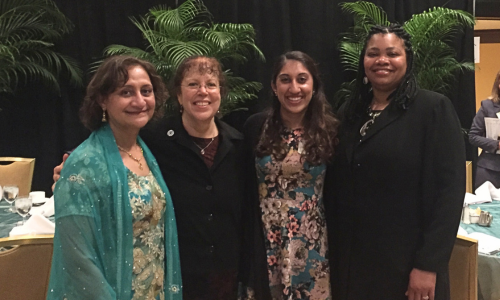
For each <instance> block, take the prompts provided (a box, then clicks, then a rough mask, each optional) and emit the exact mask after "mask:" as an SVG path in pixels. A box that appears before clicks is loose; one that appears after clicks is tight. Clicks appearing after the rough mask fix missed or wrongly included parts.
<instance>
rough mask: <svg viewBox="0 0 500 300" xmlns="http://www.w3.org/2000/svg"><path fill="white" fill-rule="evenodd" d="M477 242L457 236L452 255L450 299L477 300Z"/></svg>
mask: <svg viewBox="0 0 500 300" xmlns="http://www.w3.org/2000/svg"><path fill="white" fill-rule="evenodd" d="M477 249H478V248H477V241H476V240H474V239H471V238H468V237H464V236H461V235H458V236H457V239H456V240H455V246H453V252H452V253H451V258H450V264H449V272H450V293H451V294H450V296H451V297H450V299H453V300H477Z"/></svg>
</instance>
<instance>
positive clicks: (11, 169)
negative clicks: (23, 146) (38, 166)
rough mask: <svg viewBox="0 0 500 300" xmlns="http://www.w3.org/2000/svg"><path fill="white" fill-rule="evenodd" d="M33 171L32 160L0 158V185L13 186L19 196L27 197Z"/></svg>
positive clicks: (33, 162)
mask: <svg viewBox="0 0 500 300" xmlns="http://www.w3.org/2000/svg"><path fill="white" fill-rule="evenodd" d="M34 169H35V159H34V158H22V157H0V185H1V186H4V185H8V184H15V185H17V186H18V187H19V195H20V196H28V194H29V192H30V191H31V180H32V179H33V170H34Z"/></svg>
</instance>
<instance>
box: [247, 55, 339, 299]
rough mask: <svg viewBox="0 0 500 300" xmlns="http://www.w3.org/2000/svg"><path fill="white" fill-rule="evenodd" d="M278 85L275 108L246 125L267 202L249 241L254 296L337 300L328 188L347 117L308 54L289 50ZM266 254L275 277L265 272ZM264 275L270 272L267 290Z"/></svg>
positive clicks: (278, 67)
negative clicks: (336, 108)
mask: <svg viewBox="0 0 500 300" xmlns="http://www.w3.org/2000/svg"><path fill="white" fill-rule="evenodd" d="M271 84H272V89H273V91H274V96H273V106H272V108H271V109H270V110H269V111H268V112H264V113H260V114H257V115H254V116H252V117H250V118H249V120H248V121H247V123H246V125H245V138H246V139H247V142H248V148H249V149H251V150H252V151H251V152H252V157H253V159H251V160H252V162H253V163H252V165H253V167H252V168H253V170H255V171H256V172H255V173H253V174H254V176H255V177H254V179H253V180H254V181H255V179H256V180H257V185H258V188H257V187H255V186H254V188H255V190H258V196H257V195H255V197H254V198H256V199H258V202H259V203H258V204H255V201H254V203H253V206H254V208H255V207H259V208H260V210H255V214H256V215H257V216H256V218H258V219H260V222H256V223H257V224H254V226H255V225H257V226H258V227H260V233H259V234H256V235H257V236H259V235H260V239H259V238H258V237H257V238H256V239H255V240H253V241H251V242H249V243H251V244H253V245H254V250H253V251H252V256H253V257H255V258H256V260H255V263H252V264H249V265H248V268H249V269H251V271H250V272H251V275H250V277H249V279H248V284H247V285H248V287H249V288H248V294H249V295H248V297H247V298H250V299H252V297H253V298H254V299H318V300H319V299H322V300H323V299H331V291H330V269H329V264H328V259H327V255H328V245H327V244H328V241H327V228H326V222H325V209H324V205H323V195H322V194H323V181H324V177H325V169H326V163H327V162H328V161H329V160H330V158H331V157H332V155H333V152H334V146H335V143H336V135H337V127H338V124H339V121H338V120H337V119H336V118H335V116H334V115H333V113H332V112H331V108H330V105H329V104H328V102H327V100H326V97H325V95H324V92H323V85H322V83H321V81H320V79H319V72H318V69H317V67H316V64H315V63H314V61H313V60H312V59H311V58H310V57H309V56H308V55H307V54H305V53H302V52H299V51H293V52H288V53H285V54H284V55H282V56H281V57H280V59H279V60H278V62H277V63H276V64H275V67H274V72H273V77H272V83H271ZM249 155H250V154H249ZM250 205H252V203H250ZM251 210H252V208H251V207H250V209H249V211H251ZM254 217H255V216H254ZM254 219H255V218H254ZM259 240H260V243H259ZM262 242H263V244H264V245H263V246H262V247H259V244H260V245H262ZM264 249H265V250H264ZM259 250H262V251H264V252H265V254H266V259H263V258H262V256H260V255H259ZM259 257H261V258H260V259H259ZM259 260H260V261H259ZM264 260H265V261H266V262H267V274H268V276H265V275H264V276H262V273H261V272H259V266H262V264H261V263H260V262H261V261H264ZM259 277H267V278H268V283H267V285H268V287H267V288H266V286H265V285H266V283H265V281H262V280H261V279H259ZM269 292H270V295H269Z"/></svg>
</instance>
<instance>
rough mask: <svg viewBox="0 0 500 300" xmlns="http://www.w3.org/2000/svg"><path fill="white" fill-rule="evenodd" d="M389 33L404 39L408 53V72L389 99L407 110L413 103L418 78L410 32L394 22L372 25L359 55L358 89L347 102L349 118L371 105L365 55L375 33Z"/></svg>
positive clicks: (370, 87)
mask: <svg viewBox="0 0 500 300" xmlns="http://www.w3.org/2000/svg"><path fill="white" fill-rule="evenodd" d="M389 33H393V34H394V35H396V36H397V37H398V38H400V39H401V40H402V41H403V43H404V47H405V54H406V73H405V75H404V76H403V78H402V80H401V82H400V84H399V85H398V87H397V88H396V90H395V91H394V92H393V93H392V94H391V95H389V99H392V100H391V101H394V102H395V103H396V104H397V106H398V107H399V108H401V109H403V110H406V109H408V106H409V105H410V104H411V101H412V100H413V98H414V96H415V94H416V93H417V89H418V84H417V79H416V77H415V73H414V71H413V70H414V67H413V57H414V54H413V48H412V45H411V41H410V38H411V36H410V34H409V33H408V32H406V31H405V30H404V28H403V26H401V25H399V24H397V23H392V24H390V25H389V26H381V25H374V26H372V28H371V29H370V31H369V32H368V35H367V36H366V39H365V42H364V45H363V50H362V51H361V54H360V56H359V65H358V75H357V78H356V89H355V92H354V94H353V96H352V97H351V99H349V100H348V101H349V102H348V103H347V109H346V117H347V119H351V118H352V117H353V116H354V114H355V113H358V112H361V111H366V108H367V107H368V106H369V105H370V102H371V101H372V97H371V91H372V86H371V84H370V83H368V84H364V83H363V77H365V65H364V57H365V53H366V47H367V45H368V42H369V41H370V39H371V38H372V37H373V36H374V35H375V34H389Z"/></svg>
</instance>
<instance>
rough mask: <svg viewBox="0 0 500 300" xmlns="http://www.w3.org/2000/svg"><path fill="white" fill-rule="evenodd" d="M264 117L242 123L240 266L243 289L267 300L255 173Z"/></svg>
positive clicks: (263, 249)
mask: <svg viewBox="0 0 500 300" xmlns="http://www.w3.org/2000/svg"><path fill="white" fill-rule="evenodd" d="M264 121H265V114H264V113H259V114H256V115H253V116H251V117H250V118H249V119H248V121H247V122H246V123H245V125H244V128H243V134H244V135H245V162H244V163H245V174H246V194H247V196H246V199H245V204H244V207H243V216H242V218H243V219H242V220H243V224H244V230H243V232H244V239H243V240H244V241H243V251H242V255H241V257H242V259H241V261H242V264H241V269H242V272H241V275H240V276H241V281H242V283H243V287H244V288H249V289H251V290H252V291H253V293H254V296H255V299H259V300H270V299H272V298H271V294H270V290H269V279H268V275H267V255H266V249H265V245H264V231H263V229H262V222H261V209H260V206H259V193H258V182H257V174H256V171H255V154H254V149H255V146H256V145H257V143H258V140H259V138H260V133H261V130H262V124H263V123H264Z"/></svg>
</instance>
